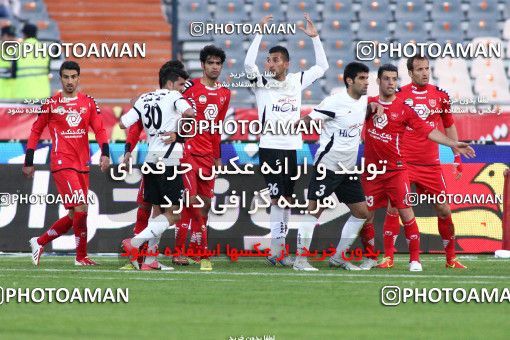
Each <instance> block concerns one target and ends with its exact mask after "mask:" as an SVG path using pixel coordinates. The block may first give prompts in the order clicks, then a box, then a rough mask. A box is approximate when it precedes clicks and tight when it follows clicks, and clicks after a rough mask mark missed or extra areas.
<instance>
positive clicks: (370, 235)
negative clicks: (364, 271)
mask: <svg viewBox="0 0 510 340" xmlns="http://www.w3.org/2000/svg"><path fill="white" fill-rule="evenodd" d="M360 236H361V243H362V244H363V248H364V249H365V252H367V253H370V252H371V253H372V254H375V239H374V237H375V228H374V224H373V223H365V224H364V225H363V227H362V228H361V230H360ZM368 258H371V259H374V260H376V259H377V256H375V255H373V256H368Z"/></svg>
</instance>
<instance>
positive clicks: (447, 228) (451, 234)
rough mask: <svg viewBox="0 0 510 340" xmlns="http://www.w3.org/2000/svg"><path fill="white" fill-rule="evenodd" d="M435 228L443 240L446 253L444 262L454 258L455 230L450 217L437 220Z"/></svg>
mask: <svg viewBox="0 0 510 340" xmlns="http://www.w3.org/2000/svg"><path fill="white" fill-rule="evenodd" d="M437 228H438V229H439V235H441V238H442V239H443V246H444V250H445V252H446V261H450V260H452V259H454V258H455V228H454V226H453V221H452V215H448V217H446V218H444V219H443V218H441V217H438V218H437Z"/></svg>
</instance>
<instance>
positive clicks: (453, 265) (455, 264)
mask: <svg viewBox="0 0 510 340" xmlns="http://www.w3.org/2000/svg"><path fill="white" fill-rule="evenodd" d="M446 268H458V269H467V267H466V266H465V265H463V264H462V263H460V262H459V260H458V259H457V258H456V257H455V258H453V259H451V260H450V261H446Z"/></svg>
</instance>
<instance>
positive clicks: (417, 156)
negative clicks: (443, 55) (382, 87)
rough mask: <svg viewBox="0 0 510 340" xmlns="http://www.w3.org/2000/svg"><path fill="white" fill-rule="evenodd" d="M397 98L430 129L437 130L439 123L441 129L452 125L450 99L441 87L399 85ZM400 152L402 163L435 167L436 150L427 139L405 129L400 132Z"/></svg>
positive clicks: (437, 151) (437, 149)
mask: <svg viewBox="0 0 510 340" xmlns="http://www.w3.org/2000/svg"><path fill="white" fill-rule="evenodd" d="M397 97H398V98H400V99H402V100H403V101H404V102H405V103H406V104H408V105H409V106H411V107H412V108H413V109H414V111H416V113H417V114H418V116H419V117H420V118H421V119H423V120H424V121H425V122H426V123H427V124H429V125H430V126H432V127H433V128H436V129H437V128H438V126H439V124H440V121H442V122H443V126H444V127H445V128H447V127H450V126H452V125H453V123H454V121H453V116H452V113H451V109H450V97H449V96H448V93H446V91H444V90H442V89H441V88H439V87H437V86H435V85H430V84H427V85H425V86H417V85H416V84H412V83H411V84H408V85H406V86H403V87H402V88H401V89H400V91H399V92H397ZM404 141H405V142H404V143H402V153H403V154H404V158H405V160H406V162H408V163H413V164H417V165H438V164H439V148H438V146H437V144H436V143H435V142H433V141H431V140H430V139H428V138H427V136H424V135H423V134H420V133H417V132H416V131H413V130H412V129H411V128H407V129H406V132H405V133H404Z"/></svg>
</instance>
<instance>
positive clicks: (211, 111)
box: [204, 104, 218, 120]
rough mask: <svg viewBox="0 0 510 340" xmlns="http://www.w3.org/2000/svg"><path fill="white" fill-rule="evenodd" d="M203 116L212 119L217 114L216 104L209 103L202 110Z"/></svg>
mask: <svg viewBox="0 0 510 340" xmlns="http://www.w3.org/2000/svg"><path fill="white" fill-rule="evenodd" d="M204 115H205V118H207V119H209V120H214V119H215V118H216V116H218V106H217V105H216V104H209V105H207V107H206V108H205V110H204Z"/></svg>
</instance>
